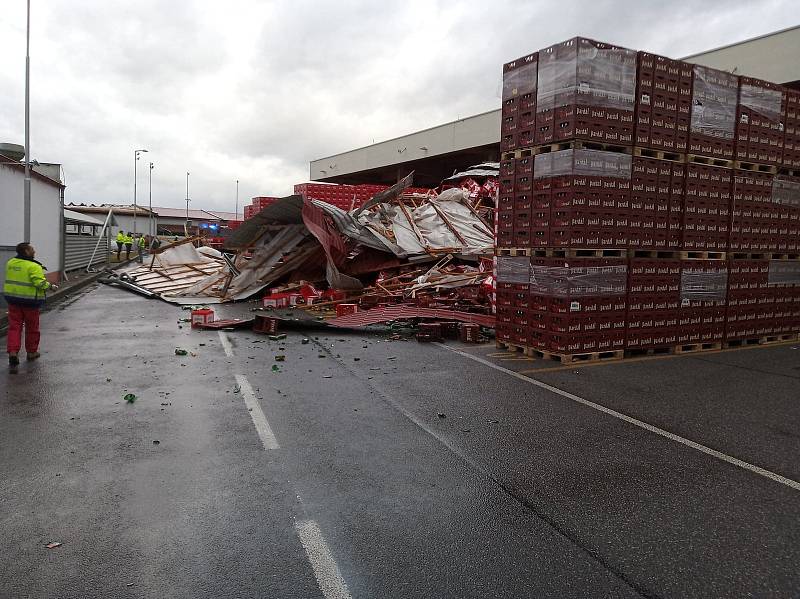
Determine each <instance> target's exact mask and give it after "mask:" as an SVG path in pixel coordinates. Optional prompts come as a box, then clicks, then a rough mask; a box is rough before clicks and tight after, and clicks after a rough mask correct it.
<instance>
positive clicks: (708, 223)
mask: <svg viewBox="0 0 800 599" xmlns="http://www.w3.org/2000/svg"><path fill="white" fill-rule="evenodd" d="M732 181H733V179H732V176H731V170H730V169H728V168H719V167H716V166H707V165H704V164H697V163H694V162H690V163H689V164H687V165H686V185H685V192H684V202H683V213H684V218H683V237H682V240H683V241H682V245H681V246H680V247H681V249H685V250H712V251H719V252H724V251H725V249H726V247H727V243H728V233H729V230H728V229H729V221H730V206H731V189H732Z"/></svg>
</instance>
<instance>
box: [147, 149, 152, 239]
mask: <svg viewBox="0 0 800 599" xmlns="http://www.w3.org/2000/svg"><path fill="white" fill-rule="evenodd" d="M148 209H149V210H150V217H149V218H150V220H149V222H148V226H147V232H148V234H149V235H150V236H151V237H152V236H153V163H152V162H151V163H150V193H149V194H148Z"/></svg>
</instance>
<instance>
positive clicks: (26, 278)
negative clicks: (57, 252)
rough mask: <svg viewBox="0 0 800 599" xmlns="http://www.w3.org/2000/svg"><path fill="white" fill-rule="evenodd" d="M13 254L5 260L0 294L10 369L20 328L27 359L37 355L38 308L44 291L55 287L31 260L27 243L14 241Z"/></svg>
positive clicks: (16, 361) (16, 357) (15, 357)
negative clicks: (5, 317) (5, 312)
mask: <svg viewBox="0 0 800 599" xmlns="http://www.w3.org/2000/svg"><path fill="white" fill-rule="evenodd" d="M16 249H17V255H16V256H15V257H14V258H11V260H9V261H8V262H7V263H6V280H5V283H4V284H3V297H5V300H6V302H7V303H8V337H7V340H6V351H8V365H9V368H10V369H11V372H12V373H15V372H16V371H17V367H18V366H19V355H18V354H19V350H20V348H21V347H22V329H23V328H24V329H25V351H27V352H28V360H35V359H37V358H38V357H39V337H40V334H39V310H40V309H41V307H42V305H43V304H44V298H45V292H46V291H48V290H55V289H58V287H57V286H56V285H53V284H51V283H48V282H47V279H45V277H44V269H43V268H42V264H41V262H37V261H36V260H34V259H33V258H34V256H35V255H36V251H35V250H34V248H33V246H32V245H31V244H30V243H24V242H23V243H20V244H17V248H16Z"/></svg>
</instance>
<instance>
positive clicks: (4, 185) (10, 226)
mask: <svg viewBox="0 0 800 599" xmlns="http://www.w3.org/2000/svg"><path fill="white" fill-rule="evenodd" d="M24 186H25V176H24V174H23V173H22V172H21V171H18V170H16V169H14V168H9V167H7V166H3V165H0V209H1V210H2V218H0V246H3V247H4V248H6V251H4V252H3V257H4V258H8V257H10V256H9V255H8V254H9V252H10V250H8V249H7V248H9V247H13V246H15V245H17V244H18V243H19V242H21V241H22V238H23V230H24V226H25V225H24V220H25V216H24V206H23V196H24ZM60 219H61V195H60V188H59V187H58V186H56V185H50V184H48V183H45V182H43V181H40V180H39V179H31V243H32V244H33V246H34V247H35V248H36V259H37V260H38V261H39V262H41V263H42V264H44V266H45V270H46V272H47V273H48V274H50V275H51V276H49V277H48V278H50V279H52V280H54V281H55V280H57V278H58V273H59V272H60V270H61V265H60V263H59V261H60V259H61V245H60V244H61V241H60V233H59V230H60V224H61V220H60ZM11 253H12V254H13V252H11ZM4 272H5V270H4V269H3V273H4ZM3 276H4V275H3Z"/></svg>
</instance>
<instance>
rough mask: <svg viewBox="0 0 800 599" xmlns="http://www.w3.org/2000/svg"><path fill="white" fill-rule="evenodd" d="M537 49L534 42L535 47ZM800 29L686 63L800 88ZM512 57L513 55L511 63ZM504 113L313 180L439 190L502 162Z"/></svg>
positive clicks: (399, 141) (335, 158)
mask: <svg viewBox="0 0 800 599" xmlns="http://www.w3.org/2000/svg"><path fill="white" fill-rule="evenodd" d="M532 45H534V44H532ZM798 56H800V25H798V26H794V27H790V28H787V29H783V30H781V31H776V32H774V33H770V34H767V35H763V36H759V37H756V38H752V39H749V40H745V41H741V42H737V43H734V44H730V45H727V46H723V47H721V48H715V49H713V50H708V51H706V52H702V53H699V54H694V55H691V56H686V57H684V58H682V59H681V60H686V61H689V62H692V63H696V64H700V65H703V66H707V67H712V68H715V69H721V70H725V71H730V72H733V73H735V74H737V75H748V76H750V77H756V78H759V79H766V80H768V81H775V82H779V83H783V84H784V85H786V86H788V87H794V88H797V89H800V62H798V60H797V57H798ZM513 58H516V57H513V56H509V57H508V59H509V60H511V59H513ZM500 121H501V118H500V109H499V108H498V109H496V110H491V111H489V112H484V113H481V114H477V115H474V116H470V117H466V118H463V119H459V120H456V121H452V122H450V123H445V124H443V125H439V126H436V127H431V128H429V129H424V130H422V131H417V132H414V133H409V134H408V135H403V136H401V137H397V138H394V139H390V140H387V141H383V142H379V143H375V144H371V145H369V146H365V147H363V148H357V149H354V150H349V151H345V152H341V153H339V154H334V155H332V156H327V157H325V158H318V159H316V160H312V161H311V163H310V165H309V177H310V179H311V180H312V181H323V182H328V183H383V184H392V183H394V182H396V181H398V180H399V179H401V178H402V177H404V176H406V175H407V174H408V173H410V172H411V171H414V172H415V178H414V184H415V185H421V186H431V187H433V186H437V185H438V184H439V183H440V182H441V180H442V179H444V178H446V177H448V176H450V175H452V174H453V172H454V171H455V170H456V169H463V168H464V167H466V166H469V165H472V164H479V163H481V162H485V161H489V162H497V161H498V160H499V159H500Z"/></svg>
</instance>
